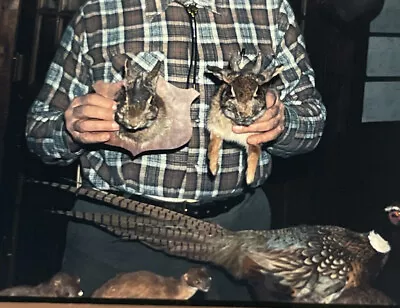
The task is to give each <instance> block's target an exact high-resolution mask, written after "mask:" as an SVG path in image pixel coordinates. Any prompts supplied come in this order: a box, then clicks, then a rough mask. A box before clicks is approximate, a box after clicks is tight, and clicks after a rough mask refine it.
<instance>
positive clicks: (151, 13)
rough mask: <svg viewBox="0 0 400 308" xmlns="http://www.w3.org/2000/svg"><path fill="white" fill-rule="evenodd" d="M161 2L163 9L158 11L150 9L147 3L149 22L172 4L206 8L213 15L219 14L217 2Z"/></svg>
mask: <svg viewBox="0 0 400 308" xmlns="http://www.w3.org/2000/svg"><path fill="white" fill-rule="evenodd" d="M146 2H148V1H146ZM160 2H161V9H160V10H156V11H153V10H151V9H149V8H148V6H147V3H146V11H145V16H146V19H147V20H149V21H151V20H152V19H153V18H154V17H155V16H157V15H160V14H161V13H163V12H164V11H165V10H166V9H167V8H168V6H170V5H171V4H172V3H177V4H179V5H182V6H189V5H195V6H197V7H198V8H205V9H207V10H210V11H212V12H213V13H216V14H218V12H217V7H216V5H215V0H161V1H160Z"/></svg>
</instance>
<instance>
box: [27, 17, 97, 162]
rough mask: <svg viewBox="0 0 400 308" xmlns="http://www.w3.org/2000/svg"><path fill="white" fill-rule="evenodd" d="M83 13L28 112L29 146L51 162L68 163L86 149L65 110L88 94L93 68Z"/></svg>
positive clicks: (64, 40)
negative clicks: (67, 120)
mask: <svg viewBox="0 0 400 308" xmlns="http://www.w3.org/2000/svg"><path fill="white" fill-rule="evenodd" d="M83 24H84V23H83V18H82V15H80V14H79V13H77V14H76V16H75V17H74V18H73V20H72V22H71V23H70V24H69V25H68V26H67V28H66V30H65V32H64V34H63V36H62V39H61V42H60V46H59V48H58V50H57V51H56V54H55V56H54V59H53V60H52V62H51V64H50V67H49V70H48V72H47V75H46V78H45V81H44V85H43V87H42V89H41V91H40V92H39V95H38V97H37V98H36V100H35V101H34V102H33V104H32V106H31V107H30V109H29V110H28V113H27V122H26V128H25V136H26V141H27V146H28V149H29V150H30V151H31V152H33V153H35V154H36V155H38V156H39V157H40V158H41V159H42V161H43V162H45V163H48V164H59V165H68V164H70V163H72V162H73V161H74V160H76V159H77V158H78V157H79V156H80V155H81V153H82V152H83V149H82V148H81V147H80V146H79V145H78V144H76V143H74V142H73V141H72V138H71V137H70V136H69V134H68V132H67V131H66V128H65V122H64V111H65V110H66V109H67V108H68V106H69V104H70V103H71V101H72V100H73V99H74V98H75V97H77V96H82V95H84V94H87V93H88V92H89V89H90V86H89V85H90V84H91V82H90V80H91V75H92V74H91V70H90V69H89V67H90V66H89V65H88V59H86V58H85V56H84V54H85V46H87V44H86V35H85V32H84V27H83Z"/></svg>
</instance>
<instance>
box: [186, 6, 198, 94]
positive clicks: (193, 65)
mask: <svg viewBox="0 0 400 308" xmlns="http://www.w3.org/2000/svg"><path fill="white" fill-rule="evenodd" d="M185 8H186V11H187V12H188V14H189V17H190V30H191V36H192V44H191V55H190V65H189V72H188V76H187V80H186V88H187V89H188V88H189V86H190V76H191V75H192V70H193V86H195V85H196V76H197V63H198V59H199V53H198V50H197V22H196V15H197V11H198V8H197V6H196V5H195V4H190V5H188V6H186V7H185Z"/></svg>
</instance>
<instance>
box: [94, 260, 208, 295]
mask: <svg viewBox="0 0 400 308" xmlns="http://www.w3.org/2000/svg"><path fill="white" fill-rule="evenodd" d="M210 285H211V277H210V275H209V274H208V273H207V270H206V269H205V268H204V267H200V268H190V269H189V271H188V272H187V273H185V274H183V275H182V276H181V278H180V279H176V278H173V277H163V276H160V275H157V274H154V273H152V272H148V271H138V272H132V273H124V274H118V275H117V276H116V277H114V278H112V279H110V280H109V281H107V282H106V283H105V284H104V285H102V286H101V287H100V288H99V289H97V290H96V291H94V292H93V295H92V297H97V298H98V297H101V298H145V299H171V300H173V299H175V300H186V299H189V298H191V297H192V296H193V295H194V294H195V293H196V292H197V290H201V291H203V292H207V291H208V290H209V288H210Z"/></svg>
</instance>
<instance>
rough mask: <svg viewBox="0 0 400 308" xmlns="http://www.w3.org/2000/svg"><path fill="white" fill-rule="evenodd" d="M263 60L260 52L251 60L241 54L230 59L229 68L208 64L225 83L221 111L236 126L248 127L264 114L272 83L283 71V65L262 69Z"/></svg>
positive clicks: (213, 72) (209, 68) (214, 73)
mask: <svg viewBox="0 0 400 308" xmlns="http://www.w3.org/2000/svg"><path fill="white" fill-rule="evenodd" d="M262 62H263V57H262V55H261V54H258V55H257V58H256V59H255V61H253V62H251V61H249V60H248V59H245V58H244V56H243V55H242V54H240V53H238V54H234V55H233V56H232V57H231V58H230V61H229V68H219V67H216V66H207V69H208V70H209V71H210V72H211V73H212V74H213V75H214V76H215V77H217V78H218V79H219V80H221V81H223V82H224V84H223V85H222V86H224V87H225V88H224V89H223V91H222V92H221V98H220V105H221V110H222V111H223V113H224V115H225V116H226V117H227V118H229V119H231V120H232V121H233V122H234V123H235V124H237V125H245V126H248V125H250V124H252V123H253V122H254V121H256V120H257V119H258V118H260V117H261V116H262V115H263V114H264V112H265V110H266V108H267V106H266V101H265V97H266V94H267V91H268V88H269V82H270V81H271V80H272V79H273V78H274V77H275V76H277V75H278V74H279V73H281V72H282V70H283V67H281V66H280V67H276V68H273V69H265V70H262V66H263V65H262Z"/></svg>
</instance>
